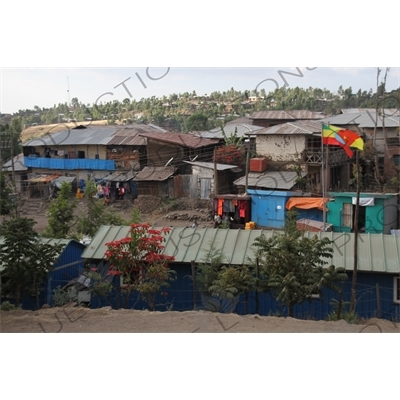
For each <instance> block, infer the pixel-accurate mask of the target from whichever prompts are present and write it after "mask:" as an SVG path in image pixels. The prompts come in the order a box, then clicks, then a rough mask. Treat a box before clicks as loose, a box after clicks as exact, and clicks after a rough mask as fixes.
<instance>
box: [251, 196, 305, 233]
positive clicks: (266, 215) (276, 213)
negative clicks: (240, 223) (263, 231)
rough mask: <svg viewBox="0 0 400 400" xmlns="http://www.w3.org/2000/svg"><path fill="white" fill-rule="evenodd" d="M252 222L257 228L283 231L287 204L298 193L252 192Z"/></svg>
mask: <svg viewBox="0 0 400 400" xmlns="http://www.w3.org/2000/svg"><path fill="white" fill-rule="evenodd" d="M247 192H248V193H249V194H250V195H251V220H252V221H253V222H255V223H256V226H257V227H260V228H261V227H262V228H272V229H282V228H283V227H284V226H285V215H286V214H285V211H286V203H287V201H288V200H289V198H291V197H292V196H295V195H296V194H297V195H299V193H297V192H283V191H277V190H251V189H249V190H248V191H247Z"/></svg>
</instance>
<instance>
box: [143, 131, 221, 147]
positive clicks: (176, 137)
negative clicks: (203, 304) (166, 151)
mask: <svg viewBox="0 0 400 400" xmlns="http://www.w3.org/2000/svg"><path fill="white" fill-rule="evenodd" d="M141 136H143V137H145V138H147V139H151V140H157V141H160V142H165V143H171V144H176V145H178V146H182V147H188V148H190V149H198V148H201V147H206V146H212V145H216V144H218V143H219V141H218V140H215V139H205V138H200V137H198V136H193V135H189V134H185V133H173V132H167V133H144V134H141Z"/></svg>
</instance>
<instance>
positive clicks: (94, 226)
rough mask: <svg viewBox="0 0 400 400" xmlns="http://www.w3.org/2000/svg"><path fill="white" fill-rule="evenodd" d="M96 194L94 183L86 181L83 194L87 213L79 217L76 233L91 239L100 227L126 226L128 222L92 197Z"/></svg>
mask: <svg viewBox="0 0 400 400" xmlns="http://www.w3.org/2000/svg"><path fill="white" fill-rule="evenodd" d="M96 192H97V190H96V186H95V183H94V182H93V181H88V183H87V185H86V189H85V193H84V196H85V198H86V199H87V211H86V212H85V213H81V215H80V216H79V220H78V224H77V231H78V233H80V234H82V235H87V236H89V237H93V236H94V235H95V234H96V232H97V230H98V229H99V228H100V226H102V225H128V221H126V220H124V219H123V218H122V217H120V216H119V215H118V214H116V213H113V212H112V209H110V208H107V207H105V206H104V202H103V201H102V200H100V199H97V198H95V197H94V196H95V195H96Z"/></svg>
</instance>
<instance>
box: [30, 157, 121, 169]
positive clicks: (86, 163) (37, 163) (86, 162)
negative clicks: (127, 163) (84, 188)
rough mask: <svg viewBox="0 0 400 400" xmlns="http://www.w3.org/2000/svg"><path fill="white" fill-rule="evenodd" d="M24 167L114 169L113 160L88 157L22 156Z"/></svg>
mask: <svg viewBox="0 0 400 400" xmlns="http://www.w3.org/2000/svg"><path fill="white" fill-rule="evenodd" d="M24 163H25V167H33V168H47V169H62V170H64V169H89V170H107V171H114V170H115V162H114V161H113V160H98V159H88V158H76V159H66V158H41V157H24Z"/></svg>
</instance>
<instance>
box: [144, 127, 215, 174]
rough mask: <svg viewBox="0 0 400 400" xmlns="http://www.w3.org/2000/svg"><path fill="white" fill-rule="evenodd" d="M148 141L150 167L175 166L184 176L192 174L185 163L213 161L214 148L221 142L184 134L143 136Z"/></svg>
mask: <svg viewBox="0 0 400 400" xmlns="http://www.w3.org/2000/svg"><path fill="white" fill-rule="evenodd" d="M141 136H142V137H144V138H146V139H147V163H148V166H154V167H161V166H163V165H167V164H168V165H174V166H176V167H177V168H179V172H180V173H181V174H182V175H185V174H188V173H190V172H189V171H190V167H189V165H187V164H184V163H183V161H190V160H194V159H196V161H211V160H212V157H213V151H214V147H215V146H216V145H218V143H219V141H218V140H215V139H203V138H200V137H196V136H193V135H190V134H183V133H172V132H166V133H150V134H141Z"/></svg>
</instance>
